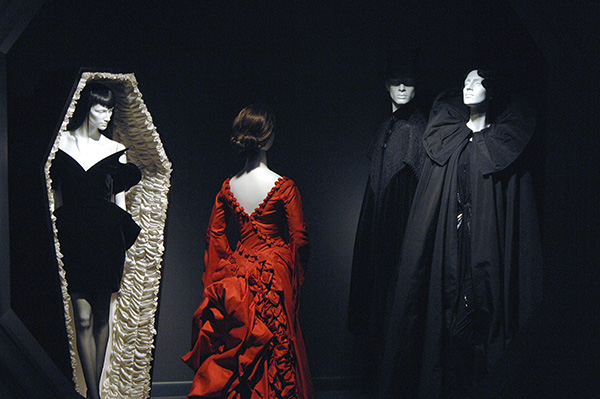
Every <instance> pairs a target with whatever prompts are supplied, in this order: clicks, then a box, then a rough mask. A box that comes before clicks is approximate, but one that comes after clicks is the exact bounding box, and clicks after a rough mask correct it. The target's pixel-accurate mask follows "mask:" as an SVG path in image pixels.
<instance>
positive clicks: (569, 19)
mask: <svg viewBox="0 0 600 399" xmlns="http://www.w3.org/2000/svg"><path fill="white" fill-rule="evenodd" d="M271 3H273V4H271ZM422 3H425V2H414V4H413V2H410V1H404V2H392V1H388V2H378V1H365V2H362V3H360V4H359V3H356V2H348V1H329V2H323V1H306V2H300V1H289V2H277V3H275V2H266V1H252V2H250V1H245V2H240V1H216V0H205V1H191V0H177V1H169V2H161V3H160V4H159V5H150V4H151V3H149V2H142V1H137V0H133V1H128V2H118V1H112V0H104V1H97V0H92V1H85V2H82V1H76V0H54V1H52V0H48V1H46V2H45V3H44V5H43V6H42V8H41V9H40V11H39V12H38V13H37V15H36V17H35V18H34V19H33V20H32V21H31V23H30V24H29V26H28V28H27V29H26V30H25V32H24V33H23V34H22V35H21V37H20V38H19V40H18V41H17V42H16V43H15V45H14V46H13V48H12V49H11V51H10V52H9V54H8V56H7V80H8V131H9V137H8V151H9V189H10V203H9V210H10V240H11V241H10V244H11V273H12V277H11V280H12V286H11V288H12V307H13V309H14V310H15V312H16V313H17V314H18V315H19V316H20V317H21V319H22V320H23V321H24V323H25V324H26V325H27V326H28V328H29V329H30V331H32V333H33V334H34V335H35V337H36V338H37V339H38V341H39V342H40V343H41V344H42V346H43V347H44V348H45V349H46V350H47V352H48V353H49V355H50V357H51V358H52V359H53V360H54V361H55V362H56V363H57V365H59V367H60V368H61V369H62V370H63V372H64V373H65V374H67V375H68V374H69V373H70V369H69V367H70V366H69V363H68V351H67V343H66V338H65V333H64V323H63V320H62V316H61V314H62V308H61V306H62V305H61V300H60V293H59V290H58V277H57V276H56V272H55V261H54V260H53V256H54V255H53V249H52V244H51V236H50V231H49V225H48V213H47V210H46V209H47V206H46V203H45V201H46V200H45V191H44V190H45V188H44V182H43V179H42V173H41V168H42V165H43V163H44V158H45V156H46V154H47V150H48V146H49V145H50V144H51V142H52V140H53V137H54V134H55V132H56V128H57V125H58V123H59V122H60V120H61V118H62V113H63V107H64V106H65V103H66V102H67V101H68V97H69V93H70V91H71V88H72V85H73V84H74V83H75V82H76V80H77V78H78V73H79V68H80V67H85V68H89V69H93V70H108V71H114V72H134V73H135V75H136V77H137V80H138V82H139V87H140V90H141V92H142V93H143V95H144V100H145V102H146V105H147V106H148V109H149V111H150V113H151V114H152V116H153V118H154V122H155V125H156V126H157V127H158V130H159V133H160V135H161V139H162V141H163V143H164V145H165V149H166V151H167V155H168V156H169V158H170V160H171V161H172V162H173V168H174V172H173V178H172V189H171V192H170V207H169V212H168V221H167V238H166V252H165V260H164V273H163V286H162V291H161V303H160V313H159V319H158V336H157V340H156V354H155V363H154V381H181V380H183V381H185V380H191V378H192V373H191V371H190V370H188V369H187V368H186V367H185V366H184V365H183V363H182V362H181V361H180V360H179V356H180V355H182V354H184V353H185V352H186V351H187V350H188V347H189V341H190V323H191V315H192V313H193V311H194V310H195V308H196V306H197V304H198V302H199V301H200V298H201V293H202V286H201V280H200V279H201V273H202V269H203V264H202V256H203V250H204V247H203V238H204V232H205V229H206V226H207V222H208V217H209V213H210V209H211V205H212V201H213V199H214V195H215V194H216V192H217V191H218V189H219V187H220V184H221V182H222V181H223V179H225V178H226V177H227V176H229V175H230V174H232V173H234V172H235V171H236V170H237V169H239V168H240V167H241V166H242V165H241V163H240V161H239V160H238V159H236V158H235V157H234V156H233V155H232V154H231V153H230V151H229V147H228V145H227V136H228V134H229V130H230V123H231V121H232V119H233V118H234V117H235V115H236V114H237V112H238V111H239V110H240V109H241V108H242V107H243V106H245V105H247V104H249V103H252V102H259V101H260V102H266V103H268V104H270V105H272V106H273V107H274V109H275V112H276V114H277V119H278V128H277V132H278V133H277V137H276V142H275V145H274V147H273V149H272V150H271V151H270V152H269V166H270V167H271V168H273V169H274V170H276V171H277V172H279V173H281V174H285V175H286V176H289V177H291V178H293V179H294V180H295V181H296V182H297V184H298V185H299V187H300V190H301V192H302V195H303V200H304V205H305V213H306V217H307V222H308V226H309V233H310V236H311V240H312V253H311V261H310V266H309V270H308V276H307V280H306V283H305V286H304V291H303V295H302V309H301V323H302V326H303V329H304V334H305V339H306V343H307V347H308V352H309V361H310V365H311V368H312V372H313V376H314V377H315V380H316V383H317V384H321V385H322V386H325V385H326V384H328V383H335V382H336V381H337V382H340V383H346V382H347V381H348V380H350V379H351V377H352V376H353V375H354V374H356V372H357V370H358V368H357V367H356V365H355V364H353V362H352V360H353V357H354V353H355V352H354V349H355V348H356V347H357V345H358V343H357V342H354V338H353V337H352V336H351V335H350V334H348V333H347V332H346V328H345V317H346V304H347V296H348V286H349V280H350V263H351V256H352V246H353V241H354V232H355V227H356V222H357V218H358V213H359V210H360V203H361V199H362V193H363V190H364V185H365V183H366V177H367V168H368V163H367V159H366V157H365V150H366V147H367V146H368V144H369V142H370V140H371V134H372V132H373V131H374V128H375V127H376V125H377V124H378V123H379V122H380V121H381V120H382V119H383V118H384V117H385V116H386V114H387V112H388V111H389V104H388V101H387V94H386V92H385V89H384V87H383V85H382V82H381V81H380V80H379V78H378V73H379V71H380V70H381V69H382V68H383V66H384V57H385V54H384V51H383V49H384V48H386V47H390V46H414V45H418V46H420V47H421V49H422V50H421V61H422V65H423V77H422V79H421V81H420V83H419V87H418V96H419V97H420V100H421V101H422V102H423V103H424V104H425V107H427V106H428V104H429V103H430V102H431V101H432V99H433V98H434V96H435V95H436V94H437V93H438V92H440V91H441V90H444V89H446V88H448V87H451V86H459V85H460V84H461V82H462V78H463V75H464V74H465V73H466V72H467V71H468V70H469V68H471V67H472V66H473V65H474V64H475V63H477V64H480V63H485V64H488V65H492V66H494V67H497V68H498V69H499V70H501V71H502V72H504V73H505V74H506V75H507V76H506V77H507V78H508V80H509V82H510V83H511V84H512V85H513V86H514V87H516V88H518V89H519V90H520V91H524V92H528V93H529V94H530V95H531V97H532V104H533V105H534V106H535V107H536V108H537V110H538V113H539V115H540V127H539V129H538V130H539V137H538V139H539V147H538V149H539V151H538V154H537V157H538V158H539V159H537V160H538V162H539V170H538V172H539V173H538V182H539V187H538V194H539V202H540V205H541V207H542V210H543V214H542V215H543V218H542V226H543V232H544V240H545V242H544V244H545V248H546V258H547V259H546V263H547V278H546V285H545V287H546V288H545V290H546V292H545V293H546V306H545V307H544V311H541V312H540V316H539V318H538V319H536V320H535V321H534V322H533V327H531V330H530V332H529V333H528V335H527V336H528V337H535V339H536V342H537V343H538V344H537V345H542V344H543V343H544V342H550V343H551V344H554V348H555V349H556V353H555V354H554V355H555V357H554V358H555V359H557V360H556V361H557V362H558V361H559V360H564V357H565V356H566V357H568V359H567V360H570V361H571V362H576V360H575V359H580V358H585V356H584V355H585V354H586V353H585V352H586V351H587V352H589V351H590V350H592V349H597V346H598V344H597V343H596V344H595V346H594V344H593V342H594V341H593V340H589V339H590V337H591V336H592V335H588V334H593V333H594V331H596V332H597V330H595V329H597V323H596V324H591V322H590V320H591V319H589V318H588V316H590V315H592V314H593V312H594V311H595V310H597V309H598V308H597V301H596V302H594V301H593V300H592V299H593V298H594V297H595V296H594V295H592V294H591V293H592V292H593V289H594V287H593V286H592V285H591V284H592V283H593V282H594V281H595V280H594V277H595V271H596V270H597V269H596V263H595V258H594V256H595V254H596V250H595V245H596V242H597V241H595V240H596V239H597V238H598V234H597V233H598V228H597V223H596V221H597V215H598V203H599V200H598V198H599V197H598V188H599V184H598V177H597V172H598V161H597V156H596V154H595V151H596V150H595V149H596V148H598V146H597V144H598V139H597V126H598V123H597V121H596V119H595V110H596V109H597V108H598V105H600V104H598V102H599V100H598V93H597V90H598V89H597V88H598V77H597V76H596V73H595V72H594V70H595V61H597V52H598V49H597V43H599V42H600V41H599V40H598V39H599V37H598V36H599V34H598V30H597V28H596V24H597V20H598V19H597V18H598V16H599V13H598V3H597V2H595V1H579V2H575V4H569V6H568V7H567V5H566V3H565V4H563V3H558V2H554V1H552V2H539V1H527V2H519V3H518V2H516V1H514V2H513V1H491V2H480V1H476V0H467V1H454V0H451V1H430V2H426V4H422ZM479 3H485V4H484V5H482V4H479ZM555 3H556V4H555ZM582 301H583V304H584V305H583V306H582V305H581V303H582ZM571 304H573V306H570V305H571ZM577 305H579V306H577ZM555 310H558V311H559V312H558V313H557V312H555ZM563 312H564V314H563ZM557 315H560V316H562V321H559V320H557V319H556V318H557ZM567 317H570V318H571V319H568V318H567ZM572 318H575V319H574V320H573V319H572ZM592 319H593V318H592ZM569 320H571V321H572V322H573V323H571V324H569ZM563 321H564V322H565V323H567V324H568V325H582V326H585V328H583V329H578V330H577V331H580V330H583V331H585V333H583V332H580V333H579V334H580V335H578V336H577V342H578V343H577V344H576V345H577V346H574V347H573V346H564V345H565V344H564V342H565V341H566V342H570V343H573V342H575V338H574V337H573V338H572V339H571V336H570V335H567V336H566V337H567V339H566V340H562V341H560V343H559V342H554V341H552V338H553V337H554V335H552V336H546V335H542V336H540V332H542V331H547V330H548V329H550V328H551V329H556V328H559V326H562V325H564V323H563ZM560 331H562V332H564V333H565V334H567V333H572V332H573V331H574V330H573V331H571V330H566V329H564V328H563V330H560V328H559V330H558V335H559V336H560ZM565 334H563V335H565ZM544 340H546V341H544ZM588 340H589V341H588ZM528 342H529V341H528ZM561 345H563V346H561ZM573 345H575V344H573ZM590 345H591V346H590ZM546 347H547V345H546ZM584 348H586V349H585V350H584ZM536 349H539V348H538V347H537V346H535V345H532V344H531V342H529V343H528V344H525V349H523V350H522V352H524V353H528V352H527V350H531V351H534V352H535V351H536ZM536 353H537V352H536ZM554 355H553V356H554ZM561 356H562V357H561ZM569 356H571V357H569ZM530 361H531V360H530ZM512 362H513V363H512V364H513V365H514V364H516V363H518V364H519V367H521V368H525V367H527V369H528V370H529V371H530V373H532V374H536V375H537V374H539V375H543V374H544V372H545V371H547V368H548V367H551V366H549V364H551V363H548V362H544V361H542V360H539V361H538V362H537V363H536V364H534V365H531V364H530V363H527V362H525V361H524V360H522V359H521V358H519V359H514V358H513V360H512ZM567 363H568V364H570V363H569V362H567ZM577 364H578V365H579V366H578V367H580V368H581V367H583V369H581V370H580V373H579V374H581V373H583V374H585V373H589V371H590V369H588V368H585V364H588V363H586V362H583V363H582V362H578V363H577ZM582 364H583V365H582ZM557 367H558V365H557ZM569 367H574V366H569ZM506 369H508V368H506ZM513 369H516V368H515V367H513ZM569 370H571V369H569ZM577 370H579V369H577ZM505 374H506V373H505ZM568 376H571V372H569V374H568ZM506 378H508V377H506ZM515 378H516V377H515ZM540 378H541V377H540ZM563 382H564V383H563V385H564V386H565V387H568V386H569V384H571V383H573V384H574V382H573V379H572V378H571V379H569V378H566V377H565V379H564V380H563ZM554 384H561V382H554ZM563 385H561V387H563ZM550 391H551V389H550Z"/></svg>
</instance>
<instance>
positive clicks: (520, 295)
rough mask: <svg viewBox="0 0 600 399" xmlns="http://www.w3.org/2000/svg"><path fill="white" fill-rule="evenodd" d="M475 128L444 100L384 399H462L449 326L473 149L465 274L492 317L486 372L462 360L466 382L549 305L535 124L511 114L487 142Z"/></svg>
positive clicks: (410, 233)
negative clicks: (462, 189)
mask: <svg viewBox="0 0 600 399" xmlns="http://www.w3.org/2000/svg"><path fill="white" fill-rule="evenodd" d="M467 121H468V108H467V107H465V106H464V105H463V104H462V97H461V96H460V93H457V92H447V93H443V94H442V95H440V96H439V97H438V99H436V102H435V103H434V105H433V108H432V113H431V116H430V120H429V123H428V125H427V129H426V132H425V134H424V146H425V150H426V152H427V155H428V157H427V159H426V161H425V164H424V166H423V171H422V174H421V176H420V179H419V183H418V186H417V190H416V193H415V197H414V200H413V207H412V209H411V212H410V215H409V219H408V223H407V229H406V233H405V234H406V236H405V237H406V238H405V241H404V247H403V253H402V259H401V265H400V268H399V276H398V283H397V285H396V291H395V295H394V300H393V305H392V310H391V312H392V313H391V321H390V328H389V330H388V337H387V339H386V350H385V358H384V360H383V363H382V366H381V367H382V370H383V372H382V376H381V380H380V397H382V398H384V397H385V398H393V397H407V398H438V397H453V396H459V395H460V393H461V392H464V389H465V384H464V381H462V382H457V381H455V379H456V378H455V377H456V375H455V373H453V370H452V366H451V364H450V360H449V359H452V357H453V356H454V358H457V357H458V358H460V356H461V354H460V349H457V348H454V347H452V345H451V342H452V340H451V337H450V336H449V335H450V334H449V333H448V326H449V324H450V323H451V320H450V318H451V317H453V316H452V315H453V310H452V308H453V306H454V304H455V303H457V301H458V299H459V295H462V291H461V290H460V288H459V287H460V285H461V283H460V279H459V273H460V269H461V268H460V260H459V259H460V255H461V254H460V250H459V237H458V230H457V216H458V214H459V209H458V201H457V192H458V184H459V182H458V162H459V157H460V155H461V152H462V151H463V150H464V149H465V148H466V146H467V145H469V146H470V148H469V151H468V154H469V155H468V158H467V163H468V166H469V168H470V176H469V179H468V181H469V183H470V189H471V215H472V216H471V225H470V228H471V239H470V243H469V244H470V249H469V250H468V252H469V253H468V254H467V255H468V256H467V258H468V262H467V263H468V264H467V265H466V268H467V269H468V272H469V274H470V284H471V287H470V288H471V290H472V292H471V294H472V295H471V296H472V298H470V301H471V307H472V309H475V310H476V311H477V312H478V313H479V314H482V315H485V317H483V318H481V320H484V321H483V322H482V323H481V324H480V325H479V326H478V329H479V332H480V335H481V344H482V345H481V348H480V352H481V353H480V355H481V357H482V359H481V361H482V363H483V364H482V365H481V367H480V368H479V370H475V367H474V364H473V363H475V360H474V359H473V358H471V359H469V358H463V359H464V363H465V364H463V371H464V370H469V369H470V370H471V375H466V376H464V375H463V376H460V378H462V379H463V380H465V381H469V380H470V381H471V383H472V382H473V381H476V380H478V379H480V378H481V377H482V376H483V375H485V372H486V371H487V370H489V368H491V367H492V366H493V365H494V364H495V363H496V362H497V361H498V359H499V357H500V356H501V354H502V352H503V350H504V349H505V348H506V346H507V345H508V344H509V343H510V342H511V341H512V340H513V338H514V337H515V334H516V333H517V331H518V330H519V327H520V326H522V325H523V323H524V322H525V321H526V320H527V318H528V317H529V316H530V315H531V313H532V311H533V309H534V307H535V306H536V304H537V303H539V302H540V300H541V293H542V254H541V240H540V233H539V226H538V221H537V212H536V205H535V200H534V193H533V187H532V182H531V173H530V167H529V165H528V163H527V161H528V159H527V158H528V157H527V156H526V149H527V146H528V143H529V141H530V138H531V136H532V133H533V130H534V125H535V121H534V118H532V117H531V116H529V115H524V114H523V113H521V112H520V109H519V107H518V106H516V105H515V104H511V105H510V106H508V107H506V108H505V109H504V111H503V112H502V113H501V114H500V115H499V116H498V117H497V118H496V120H495V121H494V123H492V125H491V126H490V127H488V128H485V129H484V130H482V131H481V132H477V133H475V134H473V133H472V132H471V130H470V129H469V128H467V127H466V122H467ZM471 138H472V141H471V140H470V139H471ZM457 350H458V352H459V354H458V356H457V355H456V351H457ZM452 351H455V353H454V354H452V353H451V352H452ZM471 366H473V367H471ZM482 368H483V370H482ZM467 374H469V372H468V371H467ZM461 385H462V386H461ZM466 385H467V388H468V382H467V384H466Z"/></svg>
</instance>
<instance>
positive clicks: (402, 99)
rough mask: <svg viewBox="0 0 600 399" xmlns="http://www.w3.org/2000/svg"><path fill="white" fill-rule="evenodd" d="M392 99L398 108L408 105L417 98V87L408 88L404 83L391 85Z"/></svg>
mask: <svg viewBox="0 0 600 399" xmlns="http://www.w3.org/2000/svg"><path fill="white" fill-rule="evenodd" d="M389 92H390V97H391V99H392V102H393V103H394V105H395V106H396V107H400V106H402V105H406V104H408V103H409V102H410V101H411V100H412V99H413V98H414V97H415V86H407V85H405V84H404V83H400V84H398V85H390V88H389Z"/></svg>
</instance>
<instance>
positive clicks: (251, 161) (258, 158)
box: [243, 150, 268, 173]
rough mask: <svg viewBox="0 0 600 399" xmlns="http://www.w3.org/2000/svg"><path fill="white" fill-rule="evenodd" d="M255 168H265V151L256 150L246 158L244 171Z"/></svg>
mask: <svg viewBox="0 0 600 399" xmlns="http://www.w3.org/2000/svg"><path fill="white" fill-rule="evenodd" d="M257 168H267V169H268V167H267V152H266V151H264V150H258V152H257V153H256V154H255V155H253V156H251V157H248V158H246V164H245V165H244V170H243V172H244V173H247V172H250V171H252V170H254V169H257Z"/></svg>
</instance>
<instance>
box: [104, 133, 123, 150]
mask: <svg viewBox="0 0 600 399" xmlns="http://www.w3.org/2000/svg"><path fill="white" fill-rule="evenodd" d="M101 141H102V144H103V145H104V146H106V147H107V148H108V150H109V151H112V152H118V151H122V150H124V149H125V148H126V147H125V145H123V144H122V143H119V142H118V141H115V140H112V139H109V138H108V137H106V136H104V135H102V136H101Z"/></svg>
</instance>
